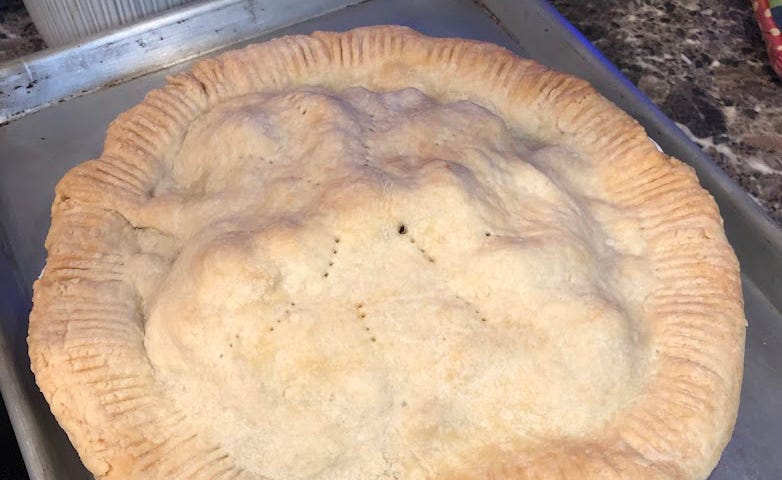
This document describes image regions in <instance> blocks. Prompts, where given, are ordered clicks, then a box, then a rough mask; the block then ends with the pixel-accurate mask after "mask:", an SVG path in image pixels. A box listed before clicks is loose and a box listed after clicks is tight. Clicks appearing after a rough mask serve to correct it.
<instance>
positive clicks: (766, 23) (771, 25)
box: [752, 0, 782, 77]
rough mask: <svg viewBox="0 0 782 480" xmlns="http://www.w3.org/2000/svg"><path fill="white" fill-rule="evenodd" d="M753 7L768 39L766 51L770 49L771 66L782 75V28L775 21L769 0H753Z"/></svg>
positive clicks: (764, 36) (762, 30)
mask: <svg viewBox="0 0 782 480" xmlns="http://www.w3.org/2000/svg"><path fill="white" fill-rule="evenodd" d="M776 8H780V7H776ZM752 9H753V10H754V12H755V20H757V22H758V25H759V26H760V30H761V32H763V38H764V39H765V40H766V51H768V58H769V61H770V62H771V68H773V69H774V71H775V72H777V75H779V76H780V77H782V32H781V31H780V30H782V29H781V28H780V25H778V24H777V22H775V21H774V16H773V15H772V12H771V6H770V5H769V2H768V0H753V2H752Z"/></svg>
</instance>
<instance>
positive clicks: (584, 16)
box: [0, 0, 782, 224]
mask: <svg viewBox="0 0 782 480" xmlns="http://www.w3.org/2000/svg"><path fill="white" fill-rule="evenodd" d="M551 1H552V3H553V4H554V5H555V6H556V7H557V8H558V9H559V10H560V12H562V14H563V15H564V16H565V17H566V18H567V19H568V20H570V21H571V22H572V23H573V24H574V25H575V26H576V27H577V28H578V29H579V30H581V31H582V32H583V33H584V35H585V36H586V37H587V38H588V39H589V40H590V41H592V43H594V44H595V46H597V47H598V48H599V49H600V50H601V51H602V52H603V53H604V54H605V55H606V56H607V57H608V58H609V60H611V61H612V62H614V64H616V65H617V66H618V67H619V69H620V70H621V71H622V72H623V73H624V74H625V75H626V76H627V77H628V78H629V79H630V80H631V81H633V83H635V84H636V85H637V86H638V87H639V88H640V89H641V90H642V91H643V92H644V93H645V94H646V95H648V96H649V97H650V98H651V99H652V100H653V101H654V102H655V103H657V105H659V106H660V107H661V109H662V110H663V111H664V112H665V113H666V114H667V115H668V116H669V117H671V118H672V119H673V120H674V121H676V122H677V123H678V124H679V126H680V127H681V128H682V129H683V130H684V131H685V132H686V133H687V134H688V135H689V136H690V138H692V139H693V140H694V141H695V142H696V143H697V144H698V145H700V146H701V148H703V149H704V150H705V151H706V153H708V154H709V155H710V156H711V157H712V158H713V159H714V160H715V161H716V162H717V164H718V165H719V166H720V167H722V168H723V169H724V170H725V171H726V172H727V173H728V175H730V176H731V177H732V178H733V179H734V180H735V181H737V182H738V183H739V184H740V185H741V186H742V187H743V188H744V189H745V190H746V191H748V192H749V193H750V195H752V197H753V198H754V199H755V200H756V201H757V202H758V203H759V204H760V205H762V206H763V207H764V208H765V209H766V211H767V212H768V213H769V215H770V216H771V217H773V218H774V219H775V220H776V221H777V222H778V223H780V224H782V81H780V80H779V79H778V78H776V77H775V76H774V73H773V71H772V70H771V67H769V66H768V60H767V58H766V57H765V51H764V48H763V40H762V38H761V36H760V33H759V31H758V28H757V25H756V24H755V22H754V19H753V18H752V10H751V7H750V2H749V1H747V0H711V1H709V2H702V1H698V0H671V1H665V0H589V1H585V0H551ZM43 47H44V44H43V42H42V41H41V40H40V38H39V37H38V35H37V32H36V31H35V27H34V26H33V25H32V23H31V22H30V19H29V16H27V13H26V11H25V10H24V6H23V5H22V2H21V0H0V61H3V60H7V59H9V58H14V57H16V56H19V55H22V54H24V53H28V52H31V51H35V50H39V49H41V48H43Z"/></svg>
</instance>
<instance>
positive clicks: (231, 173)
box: [29, 26, 745, 480]
mask: <svg viewBox="0 0 782 480" xmlns="http://www.w3.org/2000/svg"><path fill="white" fill-rule="evenodd" d="M46 248H47V251H48V258H47V263H46V270H45V273H44V274H43V276H42V277H41V278H40V280H38V281H37V282H36V284H35V295H34V308H33V311H32V313H31V315H30V329H29V351H30V358H31V361H32V368H33V371H34V372H35V376H36V379H37V382H38V384H39V386H40V388H41V390H42V392H43V393H44V395H45V396H46V399H47V400H48V402H49V404H50V406H51V409H52V412H53V413H54V415H55V416H56V417H57V419H58V421H59V422H60V424H61V425H62V426H63V428H64V429H65V431H66V432H67V433H68V435H69V437H70V439H71V440H72V442H73V444H74V445H75V447H76V449H77V450H78V452H79V453H80V455H81V458H82V460H83V461H84V463H85V465H86V466H87V468H89V470H91V471H92V472H93V473H94V474H95V476H96V477H97V478H100V479H130V478H133V479H157V478H160V479H173V478H179V479H225V480H227V479H245V480H249V479H269V480H271V479H275V480H282V479H309V480H335V479H340V480H347V479H362V480H366V479H405V480H415V479H438V478H439V479H473V478H474V479H478V478H481V479H483V478H506V479H526V478H529V479H532V478H551V479H565V478H568V479H696V478H697V479H703V478H706V477H707V476H708V475H709V473H710V472H711V470H712V469H713V468H714V466H715V465H716V463H717V461H718V459H719V456H720V454H721V452H722V450H723V448H724V447H725V445H726V443H727V442H728V439H729V438H730V435H731V431H732V429H733V425H734V422H735V418H736V411H737V406H738V399H739V389H740V385H741V378H742V365H743V363H742V360H743V349H744V328H745V320H744V316H743V310H742V296H741V290H740V280H739V267H738V263H737V261H736V257H735V256H734V253H733V251H732V250H731V248H730V246H729V245H728V242H727V241H726V239H725V235H724V233H723V229H722V224H721V219H720V216H719V213H718V210H717V207H716V205H715V204H714V202H713V200H712V198H711V197H710V196H709V194H708V193H707V192H706V191H704V190H703V189H702V188H701V187H700V186H699V185H698V181H697V179H696V176H695V174H694V173H693V171H692V169H690V168H689V167H687V166H685V165H683V164H682V163H680V162H679V161H677V160H676V159H673V158H670V157H668V156H667V155H665V154H663V153H660V152H659V151H658V150H656V149H655V146H654V144H653V143H652V142H651V141H650V140H649V139H648V137H647V136H646V134H645V133H644V130H643V129H642V128H641V127H640V126H639V125H638V124H637V123H636V122H635V121H634V120H633V119H631V118H630V117H629V116H628V115H626V114H625V113H623V112H622V111H621V110H619V109H618V108H617V107H616V106H614V105H613V104H611V103H610V102H609V101H607V100H605V99H604V98H603V97H601V96H600V95H599V94H597V93H596V92H595V91H594V90H593V89H592V88H591V87H590V86H589V85H588V84H587V83H586V82H584V81H582V80H578V79H576V78H573V77H570V76H567V75H563V74H560V73H556V72H552V71H550V70H547V69H546V68H544V67H542V66H540V65H538V64H536V63H534V62H532V61H529V60H523V59H520V58H518V57H516V56H514V55H513V54H512V53H510V52H508V51H507V50H504V49H502V48H500V47H498V46H495V45H490V44H486V43H481V42H475V41H469V40H461V39H437V38H430V37H426V36H423V35H420V34H418V33H416V32H414V31H412V30H409V29H407V28H402V27H393V26H381V27H370V28H360V29H356V30H352V31H349V32H345V33H328V32H317V33H314V34H312V35H310V36H288V37H282V38H278V39H275V40H271V41H268V42H265V43H261V44H257V45H251V46H249V47H247V48H244V49H241V50H236V51H231V52H228V53H225V54H222V55H220V56H218V57H216V58H212V59H209V60H205V61H202V62H199V63H198V64H196V65H195V66H194V67H193V69H192V71H189V72H187V73H181V74H177V75H175V76H173V77H171V78H170V79H169V80H168V83H167V84H166V85H165V86H164V87H162V88H160V89H158V90H154V91H152V92H150V93H149V94H148V95H147V97H146V98H145V99H144V101H143V102H142V103H141V104H139V105H138V106H136V107H134V108H132V109H131V110H129V111H128V112H125V113H123V114H122V115H120V116H119V117H118V118H117V119H116V120H115V121H114V122H113V123H112V124H111V126H110V128H109V130H108V133H107V138H106V143H105V148H104V152H103V154H102V156H101V157H100V158H99V159H97V160H91V161H88V162H86V163H83V164H81V165H79V166H78V167H76V168H74V169H73V170H71V171H70V172H69V173H68V174H67V175H65V177H64V178H63V179H62V180H61V181H60V182H59V184H58V185H57V188H56V196H55V199H54V203H53V206H52V226H51V230H50V232H49V235H48V237H47V240H46Z"/></svg>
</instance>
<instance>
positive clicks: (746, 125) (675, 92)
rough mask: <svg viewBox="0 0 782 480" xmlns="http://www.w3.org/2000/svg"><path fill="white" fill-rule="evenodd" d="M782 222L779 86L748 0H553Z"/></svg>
mask: <svg viewBox="0 0 782 480" xmlns="http://www.w3.org/2000/svg"><path fill="white" fill-rule="evenodd" d="M552 3H553V4H554V5H555V6H556V7H557V8H558V9H559V11H560V12H561V13H562V14H563V15H564V16H565V17H566V18H567V19H568V20H570V22H571V23H573V25H575V26H576V27H577V28H578V29H579V30H581V32H582V33H583V34H584V36H586V37H587V38H588V39H589V40H590V41H591V42H592V43H594V44H595V46H596V47H597V48H599V49H600V50H601V51H602V52H603V53H604V54H605V56H606V57H608V59H609V60H611V61H612V62H613V63H614V64H615V65H616V66H617V67H618V68H619V70H621V71H622V72H623V73H624V74H625V75H626V76H627V77H628V78H629V79H630V80H631V81H632V82H633V83H635V84H636V85H637V86H638V87H639V89H640V90H641V91H643V92H644V93H645V94H646V95H648V96H649V98H651V99H652V101H654V102H655V103H656V104H657V105H659V106H660V108H661V109H662V110H663V112H665V113H666V114H667V115H668V116H669V117H670V118H671V119H673V120H674V121H675V122H676V123H677V124H678V125H679V126H680V127H681V128H682V130H684V131H685V133H687V134H688V135H689V136H690V138H691V139H692V140H694V141H695V143H697V144H698V145H700V146H701V148H703V150H704V151H706V153H708V154H709V155H710V156H711V158H713V159H714V160H715V161H716V162H717V164H718V165H719V166H720V167H722V169H723V170H725V171H726V172H727V173H728V175H730V176H731V177H732V178H733V179H734V180H735V181H737V182H738V183H739V184H740V185H741V186H742V187H743V188H744V189H745V190H746V191H748V192H749V193H750V195H751V196H752V197H753V198H754V199H755V200H756V201H757V202H758V203H760V204H761V205H762V206H763V207H765V209H766V211H767V212H768V213H769V215H770V216H771V217H773V218H774V219H775V220H776V221H777V222H778V223H779V224H782V81H780V80H779V79H778V78H777V77H776V76H775V75H774V72H773V71H772V70H771V67H770V66H769V64H768V59H767V57H766V54H765V49H764V46H763V39H762V37H761V35H760V32H759V30H758V27H757V24H756V23H755V20H754V19H753V17H752V9H751V6H750V2H749V1H747V0H711V1H709V2H704V1H698V0H672V1H662V0H591V1H584V0H552Z"/></svg>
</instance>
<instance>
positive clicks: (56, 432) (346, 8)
mask: <svg viewBox="0 0 782 480" xmlns="http://www.w3.org/2000/svg"><path fill="white" fill-rule="evenodd" d="M381 23H394V24H401V25H407V26H410V27H413V28H415V29H418V30H420V31H421V32H423V33H426V34H429V35H434V36H460V37H466V38H474V39H479V40H485V41H490V42H494V43H497V44H500V45H503V46H505V47H507V48H509V49H511V50H513V51H514V52H516V53H517V54H519V55H521V56H525V57H530V58H533V59H536V60H538V61H539V62H541V63H543V64H546V65H549V66H550V67H553V68H555V69H558V70H561V71H566V72H570V73H574V74H576V75H579V76H581V77H583V78H585V79H587V80H589V81H590V82H592V84H593V85H594V86H595V87H596V88H597V89H598V90H600V91H601V92H602V93H603V95H605V96H606V97H608V98H610V99H611V100H613V101H614V102H615V103H617V104H618V105H619V106H621V107H622V108H624V109H625V110H626V111H627V112H629V113H630V114H631V115H633V116H634V117H635V118H637V119H638V120H639V121H640V122H641V123H642V124H643V125H644V127H645V128H646V129H647V131H648V133H649V135H650V136H651V137H652V138H653V139H654V140H655V141H657V143H658V144H659V145H660V146H661V147H662V148H663V149H664V150H665V151H666V152H667V153H669V154H671V155H674V156H676V157H678V158H680V159H682V160H684V161H685V162H687V163H689V164H690V165H692V166H693V167H694V168H695V169H696V171H697V172H698V175H699V177H700V180H701V183H702V184H703V185H704V186H705V187H706V188H707V189H709V190H710V192H711V193H712V195H713V196H714V197H715V199H716V200H717V203H718V204H719V206H720V209H721V212H722V215H723V217H724V218H725V227H726V230H727V233H728V237H729V239H730V241H731V243H732V244H733V247H734V248H735V250H736V252H737V254H738V256H739V259H740V261H741V265H742V271H743V277H742V278H743V287H744V296H745V302H746V315H747V319H748V321H749V327H748V329H747V351H746V360H745V379H744V385H743V390H742V399H741V407H740V410H739V417H738V423H737V425H736V430H735V432H734V434H733V439H732V441H731V443H730V444H729V445H728V448H727V449H726V451H725V453H724V455H723V457H722V460H721V462H720V464H719V466H718V467H717V469H716V470H715V471H714V473H713V474H712V476H711V479H712V480H736V479H763V480H767V479H778V478H782V455H779V454H778V450H779V447H778V445H780V442H782V315H780V312H779V309H780V307H782V232H781V231H780V229H779V228H778V227H777V226H776V225H775V224H774V223H773V222H772V221H771V220H770V219H769V218H768V217H767V216H765V215H764V213H763V212H762V210H761V209H760V208H759V207H758V206H757V204H755V203H754V202H753V201H752V200H751V199H750V197H749V196H748V195H747V194H746V193H744V191H742V190H741V189H740V188H739V187H738V186H737V185H736V184H734V183H733V182H732V181H731V180H730V179H729V178H728V177H727V176H726V175H725V174H724V173H723V172H722V171H721V170H719V169H718V168H717V167H716V166H715V165H714V164H713V163H712V162H711V161H710V160H709V159H708V158H707V157H706V156H704V155H703V153H702V152H701V151H700V150H699V149H698V148H697V147H696V146H695V145H694V144H693V143H691V142H690V141H689V140H688V139H687V137H686V136H685V135H684V134H683V133H682V132H681V131H680V130H678V129H677V128H676V126H675V125H674V124H673V123H672V122H671V121H670V120H669V119H668V118H666V117H665V116H664V115H663V114H662V113H661V112H660V111H659V110H658V109H657V108H656V107H655V106H654V105H653V104H652V103H651V102H650V101H649V100H648V99H647V98H645V97H644V96H643V95H642V94H641V93H640V92H639V91H638V90H636V89H635V88H634V87H633V86H632V84H630V83H629V82H628V81H627V80H626V79H625V78H624V77H623V76H622V75H621V74H620V73H619V72H618V71H617V70H616V69H615V68H614V67H613V66H612V65H611V64H610V63H609V62H608V61H606V59H605V58H603V57H602V55H600V53H599V52H598V51H596V50H595V49H594V48H593V47H592V46H591V45H590V44H589V42H587V41H586V40H585V39H584V38H583V37H582V36H581V35H580V34H579V33H578V32H577V31H576V30H575V29H574V28H573V27H572V26H571V25H570V24H568V23H567V22H566V21H565V20H564V19H563V18H562V17H561V16H560V15H559V14H558V13H557V12H556V10H555V9H553V8H552V7H551V6H550V5H549V4H548V3H546V2H545V1H544V0H526V1H524V0H484V1H483V3H476V2H473V1H470V0H368V1H365V2H363V3H357V2H355V1H350V0H316V1H312V0H288V1H286V2H277V1H273V0H267V1H264V0H216V1H212V2H201V3H198V4H195V5H192V6H190V7H186V8H183V9H179V10H176V11H173V12H169V13H167V14H164V15H161V16H158V17H155V18H152V19H149V20H147V21H145V22H142V23H140V24H138V25H134V26H132V27H128V28H124V29H122V30H117V31H115V32H113V33H111V34H110V35H107V36H102V37H95V38H92V39H88V40H85V41H84V42H83V43H82V44H80V45H75V46H71V47H66V48H61V49H58V50H53V51H45V52H42V53H39V54H35V55H32V56H28V57H25V58H24V59H21V60H19V61H15V62H13V63H8V64H5V65H0V122H9V121H10V123H8V124H6V125H5V126H3V127H2V128H0V329H1V331H2V335H0V362H2V365H1V366H0V388H1V389H2V394H3V398H4V399H5V402H6V405H7V407H8V410H9V414H10V417H11V419H12V423H13V425H14V429H15V431H16V435H17V438H18V440H19V443H20V446H21V450H22V454H23V456H24V460H25V463H26V465H27V467H28V470H29V472H30V476H31V478H32V479H33V480H44V479H46V480H50V479H60V480H63V479H65V480H68V479H77V480H81V479H87V478H90V476H89V474H88V473H87V472H86V471H85V470H84V468H83V467H82V466H81V463H80V462H79V460H78V457H77V455H76V453H75V452H74V450H73V448H72V447H71V445H70V443H69V442H68V440H67V437H66V436H65V434H64V433H63V432H62V430H61V429H60V428H59V426H58V425H57V423H56V421H55V420H54V418H53V417H52V416H51V414H50V413H49V409H48V407H47V405H46V403H45V401H44V400H43V398H42V396H41V395H40V393H39V392H38V389H37V388H36V386H35V383H34V381H33V377H32V375H31V373H30V370H29V360H28V358H27V352H26V350H27V349H26V342H25V336H26V330H27V314H28V312H29V309H30V297H31V284H32V282H33V280H34V279H35V277H36V276H37V275H38V273H39V272H40V271H41V268H42V266H43V264H44V255H45V252H44V249H43V241H44V237H45V235H46V232H47V230H48V228H49V207H50V204H51V200H52V197H53V188H54V185H55V183H56V181H57V180H58V179H59V178H60V177H61V176H62V174H64V173H65V172H66V171H67V170H68V169H70V168H71V167H73V166H74V165H76V164H78V163H79V162H81V161H83V160H85V159H88V158H94V157H97V156H98V155H99V154H100V151H101V147H102V141H103V137H104V132H105V131H106V127H107V125H108V123H109V121H111V120H112V119H113V118H114V117H115V116H116V115H117V114H118V113H120V112H122V111H124V110H126V109H127V108H129V107H131V106H133V105H134V104H136V103H137V102H139V101H140V100H141V99H142V98H143V96H144V94H145V92H147V91H148V90H150V89H152V88H155V87H158V86H161V85H163V83H164V80H165V77H166V75H169V74H171V73H173V72H176V71H179V70H181V69H183V68H186V67H187V66H188V65H189V64H190V63H191V62H192V61H193V60H194V59H196V58H198V57H199V56H202V55H203V54H205V53H208V52H213V51H216V50H220V49H222V48H226V47H228V46H239V45H241V44H244V43H248V42H249V41H253V40H263V39H266V38H269V37H272V36H276V35H282V34H286V33H308V32H312V31H314V30H344V29H348V28H351V27H356V26H360V25H371V24H381Z"/></svg>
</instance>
